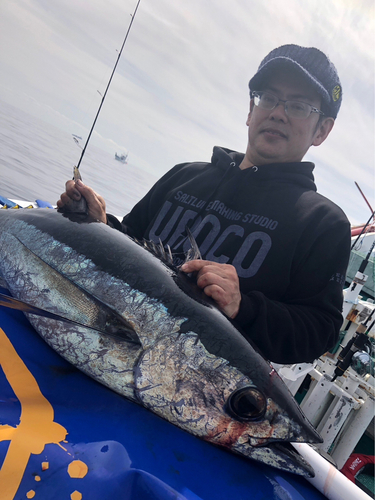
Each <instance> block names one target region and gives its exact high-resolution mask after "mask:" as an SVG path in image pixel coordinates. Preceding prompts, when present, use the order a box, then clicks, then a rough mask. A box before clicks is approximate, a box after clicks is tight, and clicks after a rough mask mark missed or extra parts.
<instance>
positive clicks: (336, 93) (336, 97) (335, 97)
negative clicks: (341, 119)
mask: <svg viewBox="0 0 375 500" xmlns="http://www.w3.org/2000/svg"><path fill="white" fill-rule="evenodd" d="M340 94H341V87H340V85H336V87H335V88H334V89H333V90H332V98H333V100H334V101H335V102H336V101H338V100H339V99H340Z"/></svg>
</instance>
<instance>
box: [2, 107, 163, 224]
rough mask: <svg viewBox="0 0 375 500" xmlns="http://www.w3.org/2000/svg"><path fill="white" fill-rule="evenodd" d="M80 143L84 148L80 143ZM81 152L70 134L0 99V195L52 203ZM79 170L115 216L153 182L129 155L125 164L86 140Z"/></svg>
mask: <svg viewBox="0 0 375 500" xmlns="http://www.w3.org/2000/svg"><path fill="white" fill-rule="evenodd" d="M73 133H74V130H72V134H73ZM83 139H85V138H83ZM79 142H80V144H81V146H82V147H83V146H84V141H79ZM118 153H120V152H118ZM80 156H81V149H80V148H79V146H77V144H76V143H75V142H74V140H73V137H72V135H70V134H69V133H67V132H64V131H62V130H60V129H58V128H55V127H53V126H51V125H50V124H48V123H46V122H44V121H42V120H39V119H37V118H35V117H34V116H31V115H29V114H27V113H25V112H23V111H22V110H20V109H18V108H16V107H14V106H11V105H9V104H7V103H5V102H3V101H0V195H2V196H5V197H7V198H15V199H17V200H27V201H34V200H36V199H41V200H44V201H48V202H50V203H52V204H53V205H55V204H56V201H57V200H58V199H59V198H60V194H61V193H62V192H63V191H64V190H65V182H66V181H67V180H69V179H71V178H72V174H73V166H74V165H77V163H78V161H79V158H80ZM80 172H81V175H82V179H83V182H84V183H85V184H87V185H89V186H91V187H92V188H93V189H94V190H95V191H96V192H97V193H99V194H101V195H102V196H103V197H104V199H105V201H106V205H107V212H109V213H112V214H114V215H118V216H122V215H125V214H126V213H128V212H129V210H130V209H131V208H132V207H133V206H134V205H135V203H136V202H137V201H139V200H140V199H141V198H142V197H143V196H144V195H145V194H146V192H147V191H148V190H149V189H150V187H151V186H152V185H153V184H154V182H155V181H156V180H157V178H156V177H154V176H152V175H151V174H150V173H149V172H146V171H143V170H141V169H140V168H139V167H136V166H135V165H132V163H131V153H130V154H129V163H128V164H123V163H121V162H119V161H117V160H115V151H113V155H111V154H109V153H107V152H106V151H103V150H101V149H99V148H96V147H95V146H91V145H90V143H89V145H88V147H87V149H86V152H85V155H84V158H83V160H82V163H81V165H80Z"/></svg>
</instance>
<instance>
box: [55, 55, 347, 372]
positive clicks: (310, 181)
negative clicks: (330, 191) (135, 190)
mask: <svg viewBox="0 0 375 500" xmlns="http://www.w3.org/2000/svg"><path fill="white" fill-rule="evenodd" d="M249 88H250V96H251V100H250V111H249V114H248V117H247V122H246V123H247V126H248V145H247V149H246V153H245V154H241V153H237V152H235V151H231V150H229V149H224V148H218V147H215V148H214V152H213V156H212V160H211V163H204V162H195V163H184V164H181V165H177V166H175V167H174V168H173V169H172V170H171V171H169V172H168V173H167V174H165V175H164V176H163V177H162V178H161V179H160V180H159V181H158V182H157V183H156V184H155V185H154V187H153V188H152V189H151V190H150V191H149V193H148V194H147V195H146V196H145V197H144V198H143V199H142V200H141V201H140V202H139V203H138V204H137V205H136V206H135V207H134V208H133V210H132V211H131V212H130V213H129V214H128V215H127V216H125V217H124V219H123V221H122V223H121V224H120V222H119V221H118V220H117V219H116V218H115V217H113V216H111V215H107V214H106V212H105V202H104V200H103V198H102V197H100V196H99V195H97V194H96V193H95V192H94V191H93V190H92V189H91V188H89V187H87V186H85V185H83V184H82V183H80V182H79V183H78V184H76V185H74V183H73V181H69V182H68V183H67V188H66V189H67V191H66V193H64V194H63V195H61V200H59V202H58V206H59V207H63V206H64V204H65V203H67V202H68V201H69V199H70V198H73V199H74V198H76V199H79V198H80V196H81V195H82V196H84V197H85V198H86V200H87V202H88V206H89V210H90V213H91V215H93V216H94V217H95V218H97V219H99V220H100V221H102V222H104V223H107V224H109V225H111V226H112V227H114V228H116V229H119V230H121V231H123V232H125V233H128V234H129V235H131V236H134V237H137V238H146V239H151V240H154V241H159V238H160V239H161V240H162V242H163V244H164V245H169V246H170V247H171V249H172V252H173V254H174V257H175V259H176V262H177V263H181V262H182V259H183V254H184V252H186V251H187V250H188V248H189V246H190V243H189V240H188V238H187V234H186V233H187V230H186V227H189V228H190V230H191V232H192V233H193V235H194V237H195V239H196V241H197V243H198V246H199V248H200V251H201V254H202V257H203V260H193V261H190V262H188V263H186V264H184V265H183V266H182V268H181V269H182V271H184V272H187V273H195V275H196V279H197V283H198V285H199V286H200V287H201V288H202V289H203V290H204V292H205V293H206V294H207V295H208V296H211V297H212V298H213V299H214V300H215V301H216V303H217V305H218V307H219V309H221V311H222V312H223V313H224V314H226V315H227V316H228V317H229V318H231V319H232V320H233V322H234V324H235V325H236V326H237V327H238V328H239V329H240V331H242V333H243V335H244V336H245V337H246V338H247V339H249V340H251V341H252V342H254V343H255V344H256V345H257V346H258V348H259V349H260V350H261V351H262V353H263V354H264V355H265V357H267V358H268V359H270V360H272V361H274V362H278V363H296V362H304V361H306V362H307V361H312V360H314V359H315V358H317V357H319V356H320V355H321V354H323V353H324V352H325V351H327V350H328V349H329V348H330V347H331V346H333V345H334V344H335V343H336V341H337V338H338V332H339V329H340V326H341V324H342V316H341V308H342V286H343V283H344V279H345V272H346V266H347V263H348V257H349V252H350V248H349V246H350V225H349V222H348V220H347V218H346V216H345V215H344V214H343V212H342V211H341V210H340V209H339V208H338V207H337V206H336V205H334V204H333V203H332V202H330V201H329V200H327V199H326V198H324V197H323V196H321V195H319V194H317V192H316V187H315V184H314V177H313V174H312V171H313V168H314V165H313V164H312V163H309V162H302V158H303V157H304V155H305V154H306V152H307V151H308V149H309V148H310V146H312V145H313V146H319V145H320V144H322V142H323V141H325V139H326V138H327V137H328V135H329V133H330V131H331V130H332V127H333V125H334V121H335V118H336V116H337V113H338V110H339V108H340V104H341V99H342V91H341V84H340V81H339V78H338V75H337V72H336V69H335V68H334V66H333V65H332V64H331V63H330V61H329V60H328V58H327V57H326V56H325V55H324V54H323V53H322V52H321V51H319V50H318V49H315V48H305V47H300V46H297V45H285V46H282V47H279V48H277V49H274V50H273V51H272V52H271V53H270V54H269V55H268V56H266V57H265V59H264V60H263V61H262V62H261V64H260V66H259V69H258V71H257V73H256V74H255V76H254V77H253V78H252V79H251V80H250V83H249Z"/></svg>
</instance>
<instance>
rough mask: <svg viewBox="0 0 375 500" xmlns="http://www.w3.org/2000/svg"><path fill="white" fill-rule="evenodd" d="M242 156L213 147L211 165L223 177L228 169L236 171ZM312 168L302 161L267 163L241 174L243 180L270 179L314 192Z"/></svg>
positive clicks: (309, 164) (311, 164) (228, 150)
mask: <svg viewBox="0 0 375 500" xmlns="http://www.w3.org/2000/svg"><path fill="white" fill-rule="evenodd" d="M244 156H245V155H244V154H243V153H239V152H237V151H233V150H231V149H228V148H222V147H219V146H215V147H214V149H213V153H212V157H211V163H212V165H215V166H216V167H218V168H219V169H220V170H221V171H222V172H223V176H224V175H225V174H226V173H227V172H228V171H229V170H230V169H232V168H233V169H235V168H236V169H238V168H239V166H240V164H241V162H242V160H243V158H244ZM314 168H315V165H314V163H312V162H308V161H302V162H291V163H268V164H266V165H260V166H256V167H252V168H247V169H245V170H243V171H242V172H243V176H244V179H245V178H247V177H248V176H250V175H251V176H254V181H255V180H256V181H257V182H258V181H260V182H261V181H267V182H268V181H269V180H270V179H272V180H274V181H275V182H278V183H280V182H283V183H289V184H294V185H296V184H297V185H300V186H301V187H303V188H304V189H308V190H312V191H316V190H317V189H316V185H315V182H314V175H313V170H314ZM254 174H256V175H254ZM223 176H221V177H220V182H219V184H221V182H222V180H223Z"/></svg>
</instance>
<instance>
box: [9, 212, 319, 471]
mask: <svg viewBox="0 0 375 500" xmlns="http://www.w3.org/2000/svg"><path fill="white" fill-rule="evenodd" d="M0 252H1V255H2V259H1V262H0V275H1V276H2V278H3V279H4V280H5V281H6V283H7V284H8V287H9V289H10V291H11V293H12V295H13V296H14V297H16V298H18V299H20V300H23V301H25V302H28V303H30V304H33V305H35V306H37V307H41V308H43V309H45V310H48V311H50V312H53V313H58V314H62V315H64V316H66V317H68V318H70V319H72V320H75V321H78V322H79V323H81V324H85V325H88V326H90V329H89V328H85V327H81V326H76V325H72V324H69V323H64V322H61V321H56V320H53V319H49V318H45V317H41V316H35V315H33V314H28V315H27V316H28V318H29V320H30V322H31V323H32V324H33V326H34V327H35V329H36V330H37V331H38V333H39V334H40V335H41V336H42V337H43V338H44V339H45V341H46V342H47V343H48V344H49V345H50V346H51V347H52V348H53V349H54V350H56V351H57V352H58V353H59V354H61V355H62V356H63V357H64V358H65V359H67V360H68V361H69V362H70V363H72V364H73V365H75V366H76V367H77V368H79V369H80V370H82V371H83V372H85V373H86V374H88V375H89V376H91V377H93V378H94V379H96V380H98V381H99V382H101V383H102V384H104V385H106V386H108V387H109V388H111V389H112V390H114V391H116V392H118V393H119V394H122V395H123V396H125V397H127V398H129V399H131V400H132V401H135V402H137V403H139V404H141V405H143V406H144V407H146V408H148V409H149V410H151V411H153V412H154V413H156V414H157V415H159V416H161V417H163V418H165V419H166V420H168V421H169V422H171V423H173V424H175V425H177V426H179V427H181V428H182V429H184V430H186V431H188V432H190V433H192V434H194V435H196V436H199V437H200V438H202V439H205V440H207V441H209V442H212V443H214V444H217V445H220V446H223V447H225V448H227V449H230V450H231V451H233V452H235V453H239V454H241V455H244V456H246V457H249V458H252V459H255V460H258V461H260V462H264V463H267V464H269V465H271V466H273V467H277V468H279V469H283V470H287V471H290V472H294V473H296V474H300V475H305V476H312V475H313V474H314V472H313V470H312V468H311V467H310V466H309V464H307V463H306V462H305V461H304V460H303V459H302V457H300V456H299V455H298V453H297V452H296V451H295V450H294V449H293V448H292V447H290V446H289V445H288V443H290V442H319V441H321V438H320V437H319V435H318V434H317V433H316V431H315V429H314V428H313V427H312V426H311V424H310V423H309V422H308V421H307V420H306V418H305V417H304V416H303V414H302V412H301V410H300V408H299V406H298V405H297V403H296V402H295V400H294V398H293V397H292V396H291V394H290V393H289V392H288V390H287V388H286V386H285V385H284V384H283V382H282V381H281V379H280V378H279V377H278V375H277V374H276V372H275V371H274V370H273V368H272V367H271V365H269V363H267V361H266V360H264V358H263V357H262V356H261V355H260V354H259V352H257V351H256V349H254V348H253V347H252V346H251V345H250V344H249V343H248V342H247V341H246V340H245V339H244V337H243V336H242V335H241V333H240V332H239V331H238V330H237V329H236V328H235V327H234V326H233V325H232V323H231V322H230V321H229V320H228V319H227V318H226V317H225V316H224V315H223V314H221V313H220V312H219V311H218V310H217V309H216V308H215V307H214V306H213V305H212V303H211V302H210V301H209V300H208V299H207V298H206V297H205V296H204V294H203V292H202V291H201V290H199V289H198V287H196V285H195V284H194V283H193V282H192V281H191V280H190V279H189V278H188V277H187V276H185V275H184V274H183V273H179V272H178V271H177V270H176V269H173V268H171V267H170V266H168V265H166V264H165V263H163V262H162V261H161V260H160V259H159V258H157V257H156V256H155V255H153V254H152V253H150V252H149V251H148V250H146V249H145V248H144V247H143V246H141V245H139V244H138V243H136V242H134V241H133V240H132V239H130V238H129V237H127V236H126V235H124V234H122V233H120V232H118V231H116V230H114V229H111V228H110V227H108V226H106V225H104V224H102V223H98V222H95V221H92V220H91V221H90V219H83V218H82V217H80V218H78V219H77V218H75V217H73V216H72V217H70V216H67V215H64V214H61V213H58V212H57V211H55V210H53V211H52V210H45V209H35V210H32V209H30V210H0ZM95 327H96V328H97V329H98V330H100V332H99V331H98V332H97V331H95V330H93V329H92V328H95ZM103 332H108V335H106V334H105V333H103Z"/></svg>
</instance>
